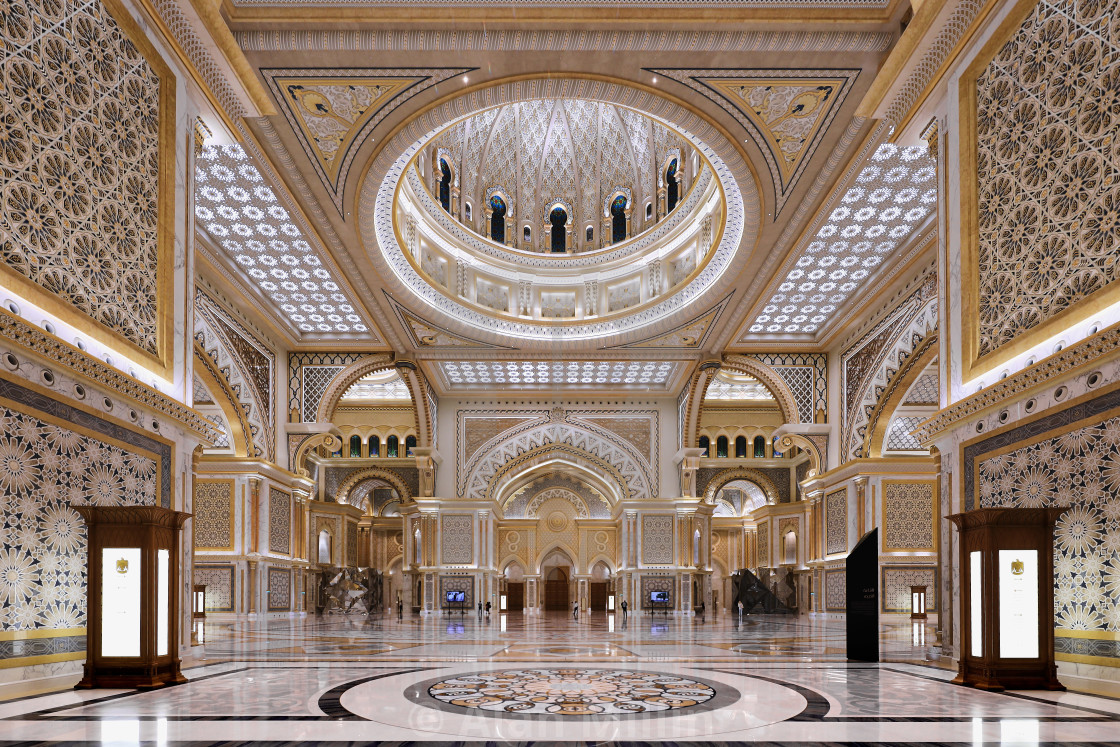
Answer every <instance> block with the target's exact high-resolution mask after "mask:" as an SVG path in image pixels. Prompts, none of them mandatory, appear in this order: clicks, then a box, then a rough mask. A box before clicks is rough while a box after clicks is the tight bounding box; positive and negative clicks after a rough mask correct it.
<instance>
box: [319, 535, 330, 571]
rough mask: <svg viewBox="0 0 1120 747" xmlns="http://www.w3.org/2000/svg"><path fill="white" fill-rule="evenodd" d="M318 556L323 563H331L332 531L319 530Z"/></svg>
mask: <svg viewBox="0 0 1120 747" xmlns="http://www.w3.org/2000/svg"><path fill="white" fill-rule="evenodd" d="M318 558H319V562H320V563H322V564H323V565H330V564H331V533H330V532H328V531H327V530H325V529H324V530H323V531H321V532H319V554H318Z"/></svg>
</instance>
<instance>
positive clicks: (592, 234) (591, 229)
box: [586, 226, 595, 244]
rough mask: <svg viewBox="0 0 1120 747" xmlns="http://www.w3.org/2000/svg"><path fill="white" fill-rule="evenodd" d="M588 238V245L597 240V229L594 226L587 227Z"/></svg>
mask: <svg viewBox="0 0 1120 747" xmlns="http://www.w3.org/2000/svg"><path fill="white" fill-rule="evenodd" d="M586 236H587V243H588V244H590V243H591V242H592V241H594V240H595V228H594V227H593V226H588V227H587V232H586Z"/></svg>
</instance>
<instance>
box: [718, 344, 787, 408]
mask: <svg viewBox="0 0 1120 747" xmlns="http://www.w3.org/2000/svg"><path fill="white" fill-rule="evenodd" d="M723 367H724V368H726V369H728V370H729V371H736V372H738V373H745V374H748V375H750V376H753V377H755V378H756V379H758V380H759V381H760V382H762V384H763V386H765V387H766V388H767V389H769V390H770V393H771V394H773V395H774V399H776V400H778V407H779V409H781V411H782V419H783V420H784V421H785V422H787V423H798V422H800V416H799V415H798V410H797V398H796V397H794V395H793V390H792V389H790V388H789V384H787V383H786V382H785V380H784V379H783V378H782V377H781V376H779V375H778V374H777V372H776V371H775V370H774V369H772V368H771V367H770V366H768V365H766V364H765V363H762V362H761V361H757V360H755V359H754V358H747V357H746V356H743V355H728V356H724V359H723Z"/></svg>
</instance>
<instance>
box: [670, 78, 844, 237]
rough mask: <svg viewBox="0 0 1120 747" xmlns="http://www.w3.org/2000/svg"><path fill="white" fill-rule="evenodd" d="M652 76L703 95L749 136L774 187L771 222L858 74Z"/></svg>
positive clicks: (776, 215)
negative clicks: (761, 157) (762, 160)
mask: <svg viewBox="0 0 1120 747" xmlns="http://www.w3.org/2000/svg"><path fill="white" fill-rule="evenodd" d="M650 72H653V73H656V74H657V75H664V76H665V77H667V78H672V79H673V80H676V81H678V82H680V83H683V84H684V85H686V86H688V87H689V88H691V89H693V90H694V91H698V92H699V93H701V94H703V95H704V96H706V97H707V98H709V99H711V100H712V101H714V102H715V103H717V104H719V106H720V107H722V108H723V109H725V110H726V111H727V112H728V113H729V114H731V116H732V117H734V118H735V120H736V121H738V122H739V124H740V125H742V127H743V129H745V130H746V131H747V132H748V133H750V136H751V138H752V139H753V140H754V142H755V144H756V145H758V147H759V150H761V151H762V155H763V157H764V158H765V159H766V166H767V168H768V170H769V171H770V176H771V178H772V179H773V182H774V198H775V202H776V203H777V209H776V210H775V211H774V215H773V219H774V220H777V218H778V213H780V212H781V210H782V208H783V207H784V206H785V203H786V200H788V199H789V196H790V194H791V193H792V191H793V189H794V187H795V186H796V184H797V181H798V179H799V178H800V177H801V175H802V173H803V172H804V170H805V167H806V165H807V164H808V162H809V159H811V158H812V157H813V153H814V152H815V151H816V148H817V146H818V145H819V144H820V141H821V138H822V137H823V136H824V133H825V131H827V129H828V126H829V124H831V122H832V120H833V118H834V117H835V116H836V112H837V111H838V110H839V109H840V107H841V106H842V105H843V103H844V99H845V98H847V95H848V92H849V91H850V90H851V88H852V85H853V84H854V83H855V80H856V77H857V76H858V75H859V70H721V69H710V70H681V69H661V70H653V69H650Z"/></svg>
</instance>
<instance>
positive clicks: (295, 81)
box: [261, 68, 476, 213]
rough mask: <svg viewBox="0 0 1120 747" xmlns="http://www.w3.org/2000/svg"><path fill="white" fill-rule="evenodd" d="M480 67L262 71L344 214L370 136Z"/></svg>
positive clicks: (317, 171) (301, 143) (269, 69)
mask: <svg viewBox="0 0 1120 747" xmlns="http://www.w3.org/2000/svg"><path fill="white" fill-rule="evenodd" d="M474 69H476V68H415V69H414V68H394V69H382V68H359V69H345V70H339V69H321V68H296V69H274V68H262V69H261V74H262V75H263V76H264V78H265V80H266V81H268V85H269V87H270V88H271V89H272V95H273V96H274V97H275V98H276V102H277V103H278V104H279V108H280V111H282V112H283V113H284V117H285V118H286V119H287V120H288V124H290V125H291V127H292V130H294V131H295V134H296V137H297V138H299V142H300V145H302V146H303V150H304V152H305V153H307V156H308V158H310V159H311V162H312V164H314V166H315V171H316V173H317V174H318V175H319V179H320V180H321V181H322V182H323V186H324V187H326V189H327V191H328V192H329V193H330V195H331V199H332V201H333V202H334V205H335V208H337V209H338V211H339V212H340V213H341V212H342V197H343V191H344V189H345V187H346V177H347V175H348V174H349V173H350V168H351V167H352V166H353V160H354V155H355V153H357V151H358V148H360V147H361V144H362V143H364V142H365V140H366V138H367V137H369V135H370V133H372V132H373V130H374V129H375V128H376V127H377V125H379V124H380V123H381V122H382V121H384V120H385V118H386V117H387V116H389V114H390V113H392V112H393V110H395V109H396V108H397V107H399V106H400V105H401V104H403V103H405V102H406V101H408V100H409V99H410V98H412V97H413V96H415V95H416V94H418V93H421V92H422V91H425V90H427V89H428V88H430V87H432V86H434V85H436V84H437V83H440V82H442V81H445V80H447V79H448V78H453V77H455V76H456V75H463V74H465V73H469V72H471V71H472V70H474Z"/></svg>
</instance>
